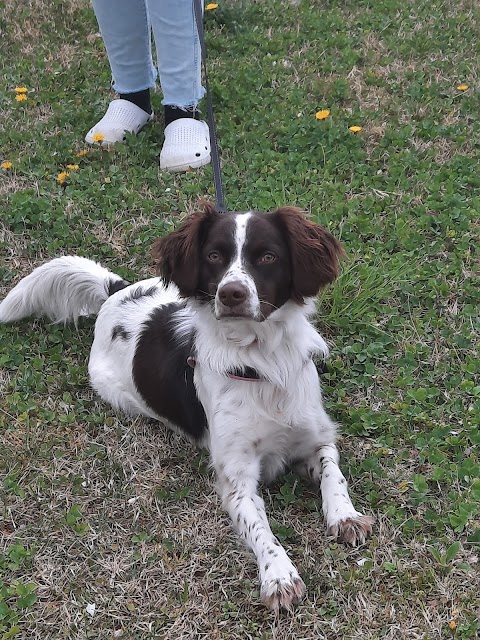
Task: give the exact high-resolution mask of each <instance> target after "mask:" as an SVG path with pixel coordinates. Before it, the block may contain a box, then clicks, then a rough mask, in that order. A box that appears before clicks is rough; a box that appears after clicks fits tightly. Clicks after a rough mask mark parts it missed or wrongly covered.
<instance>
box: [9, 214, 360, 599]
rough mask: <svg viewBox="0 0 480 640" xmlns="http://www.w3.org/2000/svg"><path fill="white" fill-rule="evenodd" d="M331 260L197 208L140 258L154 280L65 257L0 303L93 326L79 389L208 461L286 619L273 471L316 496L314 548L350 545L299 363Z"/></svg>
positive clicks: (332, 466)
mask: <svg viewBox="0 0 480 640" xmlns="http://www.w3.org/2000/svg"><path fill="white" fill-rule="evenodd" d="M342 254H343V249H342V246H341V244H340V243H339V242H338V240H336V239H335V238H334V237H333V235H331V234H330V233H329V232H328V231H327V230H326V229H325V228H324V227H322V226H320V225H319V224H315V223H313V222H311V221H309V220H308V219H307V218H306V217H305V216H304V214H303V213H302V212H301V211H300V210H299V209H296V208H294V207H281V208H279V209H276V210H275V211H272V212H269V213H259V212H253V211H250V212H247V213H228V214H227V213H218V212H217V211H216V210H215V208H214V207H213V206H212V205H210V204H205V205H204V206H203V208H201V210H199V211H198V212H196V213H193V214H191V215H190V216H189V217H188V218H187V219H186V221H185V222H184V223H183V224H182V225H181V226H180V227H179V228H178V229H177V230H176V231H173V232H172V233H170V234H169V235H167V236H165V237H162V238H160V239H159V240H157V241H156V242H155V244H154V247H153V255H154V258H155V262H156V266H157V269H158V274H159V275H160V276H161V277H160V278H151V279H148V280H144V281H141V282H138V283H136V284H129V283H128V282H126V281H125V280H124V279H123V278H121V277H120V276H119V275H116V274H114V273H112V272H111V271H109V270H107V269H106V268H104V267H103V266H101V265H99V264H97V263H95V262H93V261H91V260H88V259H86V258H82V257H78V256H64V257H60V258H56V259H54V260H51V261H50V262H47V263H46V264H44V265H42V266H40V267H38V268H37V269H35V270H34V271H33V272H32V273H31V274H30V275H28V276H26V277H25V278H24V279H23V280H21V281H20V282H19V283H18V284H17V285H16V287H14V289H12V291H10V293H9V294H8V295H7V296H6V298H5V299H4V300H3V301H2V302H1V303H0V322H12V321H16V320H19V319H21V318H25V317H28V316H46V317H47V318H49V319H50V320H53V321H54V322H58V323H67V322H74V323H77V322H78V319H79V318H80V317H81V316H97V320H96V324H95V338H94V341H93V345H92V349H91V354H90V360H89V376H90V381H91V385H92V387H93V388H94V389H95V390H96V392H97V393H98V394H99V395H100V396H101V397H102V398H103V399H104V400H106V401H107V402H109V403H110V404H111V405H112V407H114V408H115V409H119V410H122V411H123V412H125V413H127V414H130V415H143V416H148V417H149V418H154V419H156V420H161V421H162V422H163V423H165V424H167V425H168V426H169V427H171V428H172V429H175V430H177V431H180V432H182V433H184V434H186V435H187V436H188V437H189V438H190V439H191V440H193V441H195V442H196V443H197V444H198V445H199V446H203V447H206V448H208V450H209V453H210V458H211V463H212V465H213V467H214V469H215V472H216V477H217V485H218V491H219V494H220V496H221V499H222V503H223V506H224V508H225V509H226V511H227V512H228V513H229V515H230V518H231V520H232V522H233V525H234V526H235V528H236V529H237V531H238V533H239V534H240V537H241V538H242V539H243V541H244V542H245V543H246V545H247V546H248V547H249V548H250V549H251V550H252V551H253V553H254V554H255V557H256V560H257V563H258V570H259V580H260V587H261V590H260V593H261V599H262V601H263V602H264V603H265V604H266V605H267V606H268V607H270V608H271V609H274V610H278V609H279V608H280V607H283V608H286V609H290V608H291V607H292V605H293V604H294V603H296V602H298V601H299V600H300V599H301V598H302V596H303V595H304V593H305V585H304V583H303V581H302V579H301V577H300V575H299V573H298V571H297V569H296V568H295V566H294V565H293V563H292V561H291V560H290V558H289V557H288V555H287V553H286V551H285V550H284V549H283V547H282V546H281V544H280V542H279V541H278V540H277V538H276V537H275V536H274V535H273V533H272V531H271V529H270V526H269V524H268V520H267V517H266V513H265V506H264V502H263V499H262V497H261V495H260V493H259V482H260V480H261V479H262V480H264V481H265V482H269V481H271V480H273V479H274V478H275V477H276V476H277V475H278V474H279V473H281V472H282V471H283V470H284V469H285V468H286V467H287V466H288V467H291V468H293V469H294V470H295V471H297V472H299V473H301V474H303V475H305V476H306V477H307V478H309V479H310V480H311V481H313V483H315V485H317V486H318V487H319V488H320V490H321V497H322V505H323V514H324V519H325V521H326V527H327V534H328V535H329V536H334V537H336V538H337V539H339V540H341V541H344V542H346V543H348V544H351V545H357V544H363V543H364V541H365V539H366V538H367V537H368V536H369V535H370V534H371V532H372V524H373V519H372V518H371V517H370V516H365V515H362V514H361V513H359V512H358V511H356V509H355V508H354V506H353V504H352V502H351V500H350V497H349V495H348V490H347V483H346V480H345V478H344V476H343V474H342V472H341V471H340V468H339V454H338V451H337V448H336V445H335V436H336V431H337V428H336V425H335V423H334V422H333V421H332V420H331V419H330V418H329V416H328V415H327V413H326V412H325V409H324V407H323V404H322V395H321V389H320V384H319V379H318V373H317V369H316V367H315V363H314V361H313V357H314V356H316V355H320V356H322V357H325V356H326V355H327V353H328V348H327V345H326V343H325V341H324V339H323V338H322V337H321V336H320V335H319V333H317V331H316V330H315V328H314V327H313V325H312V324H311V322H310V321H309V317H311V316H312V314H313V313H314V311H315V296H316V295H317V294H318V293H319V291H320V290H321V289H322V287H324V286H325V285H327V284H329V283H331V282H333V280H334V279H335V277H336V276H337V275H338V271H339V261H340V259H341V257H342Z"/></svg>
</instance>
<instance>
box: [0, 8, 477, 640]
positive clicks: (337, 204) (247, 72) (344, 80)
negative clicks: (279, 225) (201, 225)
mask: <svg viewBox="0 0 480 640" xmlns="http://www.w3.org/2000/svg"><path fill="white" fill-rule="evenodd" d="M206 22H207V34H208V47H209V68H210V74H211V79H212V80H211V81H212V85H213V91H214V102H215V111H216V116H217V121H218V129H219V137H220V143H221V147H222V159H223V165H224V174H225V185H226V196H227V204H228V206H229V208H230V209H232V210H245V209H249V208H256V209H260V210H269V209H272V208H274V207H276V206H277V205H280V204H295V205H298V206H301V207H303V208H305V209H307V210H309V211H310V212H311V214H312V216H313V217H314V218H315V219H316V220H319V221H321V222H322V223H324V224H326V225H327V226H328V227H329V228H330V229H331V230H332V231H333V232H334V233H335V234H336V235H337V236H338V237H340V238H341V239H342V242H343V243H344V245H345V248H346V250H347V253H348V259H347V261H346V262H345V264H344V270H343V273H342V275H341V277H340V278H339V280H338V281H337V283H336V285H335V286H334V287H332V288H330V289H329V290H328V291H326V292H325V293H324V295H323V296H322V300H321V305H320V306H319V315H318V323H319V326H320V328H321V330H322V332H324V333H325V335H326V336H327V337H328V339H329V341H330V343H331V345H332V354H331V358H330V361H329V370H328V372H327V373H326V374H325V375H324V376H323V385H324V389H325V396H326V402H327V405H328V408H329V410H330V412H331V413H332V414H333V415H334V417H335V418H336V419H337V420H339V421H340V422H341V423H342V425H343V437H342V439H341V442H340V445H341V450H342V456H343V469H344V470H345V472H346V475H347V476H348V478H349V481H350V484H351V489H352V494H353V497H354V500H355V503H356V504H357V505H358V506H359V508H361V509H365V510H366V511H367V512H371V513H373V514H374V515H375V516H376V519H377V523H376V527H375V533H374V536H373V538H372V539H371V540H370V541H369V542H368V543H367V544H366V545H365V546H364V547H363V548H361V549H356V550H355V549H354V550H352V549H348V548H345V547H343V546H341V545H337V544H335V543H332V542H331V541H330V540H328V539H326V537H325V533H324V528H323V524H322V518H321V514H320V506H319V501H318V499H317V496H316V494H315V493H314V492H313V491H312V490H311V489H310V488H309V487H307V486H306V485H305V484H304V483H303V482H301V481H300V480H299V479H298V478H296V476H294V475H291V474H290V475H287V476H286V477H285V478H281V479H279V481H278V483H277V484H276V485H275V486H272V487H268V488H265V490H264V495H265V498H266V502H267V508H268V513H269V516H270V518H271V519H272V521H273V523H274V528H275V531H276V533H277V535H278V536H279V537H280V538H281V539H282V540H283V541H284V543H285V545H286V546H287V548H288V549H289V551H290V554H291V557H292V559H293V560H294V562H295V563H296V564H297V565H298V566H299V569H300V571H301V574H302V576H303V578H304V579H305V581H306V583H307V587H308V599H306V600H305V601H304V602H303V603H302V604H301V605H300V606H299V607H298V608H297V609H296V610H295V612H294V613H293V614H292V615H286V614H285V615H283V614H282V615H281V616H280V617H279V618H275V616H274V615H273V614H270V613H268V612H266V611H265V610H264V609H263V608H262V607H261V606H260V605H259V604H258V593H257V583H256V575H255V574H256V572H255V566H254V562H253V560H252V558H251V556H250V554H249V553H248V552H247V551H245V550H243V549H242V548H240V546H239V545H238V543H237V540H236V538H235V536H234V535H233V534H232V532H231V528H230V525H229V523H228V520H227V518H226V516H225V515H224V514H223V512H222V510H221V507H220V504H219V501H218V500H217V497H216V495H215V491H214V486H213V478H212V476H211V474H210V472H209V470H208V466H207V460H206V457H205V454H204V453H202V452H196V451H194V449H193V448H191V447H190V445H188V444H185V443H184V442H183V441H181V439H180V438H179V437H177V436H176V435H174V434H171V433H168V432H166V430H165V429H164V428H163V427H162V426H159V425H155V424H152V423H150V422H147V421H144V420H130V419H126V418H125V417H123V416H117V415H115V414H114V413H112V412H111V411H110V410H109V408H108V407H107V406H105V405H104V404H102V403H100V402H99V401H98V399H97V398H95V397H94V395H93V394H92V392H91V391H90V390H89V388H88V382H87V372H86V361H87V358H88V353H89V345H90V343H91V337H92V328H93V326H92V322H85V323H84V324H83V325H82V326H81V327H80V329H79V331H78V332H77V331H74V330H73V329H70V328H67V329H63V328H58V327H51V326H48V325H47V324H46V323H43V322H40V321H35V322H31V321H29V322H24V323H21V324H19V325H15V326H4V327H1V328H0V343H1V345H2V348H1V351H0V366H1V369H0V381H1V387H0V388H1V405H0V433H1V438H0V469H1V470H2V472H1V482H2V484H1V488H0V491H1V494H0V495H1V503H2V506H1V514H2V519H3V525H2V533H3V537H2V547H1V549H0V581H1V582H0V639H6V638H10V637H17V638H25V639H27V638H28V639H29V640H34V639H35V640H36V639H42V640H45V639H50V638H52V639H60V638H66V639H67V638H68V639H83V638H96V639H97V638H100V639H103V638H105V639H106V638H117V637H123V638H129V639H142V640H146V639H147V638H158V639H160V638H161V639H164V638H165V639H172V640H173V639H174V640H180V639H187V638H188V639H191V638H198V639H201V638H209V640H210V639H215V638H228V639H229V640H230V639H232V640H234V639H236V638H238V639H244V638H251V639H256V640H267V639H269V638H276V639H282V640H289V639H291V638H304V639H308V640H313V639H321V638H325V639H327V640H333V639H334V638H342V639H351V640H354V639H356V638H362V639H365V640H377V639H380V638H382V639H395V640H399V639H403V638H404V639H406V638H409V639H410V638H421V639H425V640H429V639H437V638H455V639H458V640H467V639H473V638H475V637H477V634H478V632H479V622H478V620H479V613H480V611H479V600H478V594H479V592H480V577H479V576H480V572H479V570H478V555H479V548H478V545H479V543H480V533H479V502H480V479H479V476H480V473H479V459H478V451H479V444H480V436H479V430H478V424H479V413H480V387H479V384H478V380H479V375H478V374H479V358H478V329H479V325H478V305H479V294H478V291H479V289H478V266H479V228H480V227H479V209H480V177H479V172H478V151H479V141H480V135H479V134H480V126H479V124H478V113H479V111H480V99H479V95H480V94H479V91H478V87H479V66H478V50H477V49H478V48H477V42H478V29H479V27H480V16H479V11H478V7H475V6H474V5H473V4H472V3H469V2H465V0H460V2H459V3H447V2H442V1H439V2H435V3H433V4H432V3H427V2H425V0H416V1H415V2H413V1H407V2H400V1H399V0H378V1H377V2H375V3H371V2H367V1H366V0H356V1H355V2H352V1H351V0H346V1H345V2H343V3H334V2H328V0H327V1H326V2H325V3H323V4H320V3H313V4H312V3H311V2H306V1H305V0H300V1H298V0H295V1H293V0H292V1H290V2H289V1H287V0H277V1H275V2H274V1H273V0H261V1H259V2H252V3H250V2H244V1H238V0H232V1H231V2H228V3H227V2H225V3H220V6H219V8H218V9H217V10H216V11H212V12H209V13H208V14H207V15H206ZM0 30H1V31H2V38H1V44H0V47H1V48H2V57H3V59H4V60H6V61H8V63H7V64H5V65H3V67H2V71H1V72H0V73H1V76H2V86H3V87H4V91H3V92H2V93H1V94H0V149H1V152H0V153H1V156H0V162H1V161H10V162H12V167H11V168H10V169H3V170H0V194H1V196H2V197H1V203H0V221H1V222H0V273H1V281H2V290H3V292H4V293H5V292H6V291H8V290H9V289H10V288H11V286H13V284H14V283H15V282H17V281H18V279H19V278H20V277H21V276H23V275H26V274H27V273H28V272H29V271H30V270H31V269H32V267H33V266H34V265H37V264H39V263H40V262H41V261H43V260H46V259H49V258H51V257H53V256H56V255H59V254H62V253H70V252H75V253H79V254H81V255H85V256H88V257H91V258H95V259H98V260H101V261H102V262H103V263H104V264H106V265H107V266H109V267H111V268H112V269H114V270H115V271H117V272H119V273H121V274H122V275H123V276H125V277H127V278H131V279H133V278H140V277H143V276H148V275H150V274H151V273H152V265H151V263H150V258H149V246H150V244H151V243H152V241H153V240H154V239H155V238H156V237H157V236H158V235H160V234H163V233H165V232H167V231H168V230H169V229H171V228H172V227H173V226H174V225H175V224H176V223H177V221H178V219H179V216H180V215H181V214H182V213H183V212H185V211H189V210H191V209H192V208H193V207H194V206H195V203H196V201H197V199H198V197H199V196H204V195H207V196H208V195H210V196H212V195H213V191H212V175H211V169H210V168H206V169H203V170H200V171H197V172H192V173H187V174H184V175H170V174H166V173H161V172H159V169H158V164H157V160H156V158H157V155H158V153H159V149H160V143H161V135H162V125H161V120H160V119H158V120H157V121H156V122H155V123H154V124H153V125H152V126H151V127H149V128H147V129H146V130H145V131H144V132H142V133H141V134H140V135H139V136H138V138H136V139H135V138H130V139H129V140H128V143H127V144H126V145H125V146H122V147H118V148H117V149H115V150H112V151H105V150H102V149H98V148H97V149H93V150H89V151H88V153H87V155H84V156H78V155H77V154H78V153H79V152H80V151H81V150H82V149H84V145H83V143H82V140H83V136H84V134H85V132H86V131H87V130H88V129H89V128H90V126H91V125H92V123H94V122H95V121H96V120H95V119H96V118H98V117H100V115H101V114H102V113H103V111H104V109H105V106H106V105H107V103H108V101H109V100H110V98H111V95H112V94H111V93H110V91H109V88H108V87H109V82H110V75H109V70H108V64H107V61H106V58H105V54H104V50H103V46H102V42H101V39H100V38H99V36H98V33H97V26H96V24H95V21H94V17H93V14H92V11H91V9H90V7H89V5H88V3H87V2H86V0H75V1H74V2H68V3H66V2H63V1H62V0H52V1H51V2H47V0H31V1H29V2H28V3H20V4H19V3H15V2H13V0H3V1H2V2H0ZM461 83H466V84H467V85H468V86H469V88H468V89H467V90H466V91H460V90H457V88H456V87H457V86H458V85H460V84H461ZM20 85H25V86H26V87H27V88H28V98H27V100H25V101H23V102H17V101H16V100H15V93H14V88H15V87H16V86H20ZM155 107H156V110H157V111H159V112H160V111H161V108H160V94H156V95H155ZM320 109H329V110H330V111H331V115H330V117H329V118H327V119H326V120H321V121H320V120H316V119H315V117H314V116H315V113H316V111H318V110H320ZM352 125H359V126H361V127H362V131H360V132H359V133H358V134H354V133H352V132H351V131H349V127H350V126H352ZM67 164H78V165H79V169H78V170H71V171H70V175H69V176H68V177H67V180H66V182H65V183H64V184H63V185H60V184H59V183H58V181H57V175H58V174H59V173H60V172H62V171H65V170H66V165H67ZM93 604H94V605H95V610H94V611H93V613H92V607H91V606H90V607H89V608H88V611H90V612H91V613H89V612H88V611H87V606H88V605H93Z"/></svg>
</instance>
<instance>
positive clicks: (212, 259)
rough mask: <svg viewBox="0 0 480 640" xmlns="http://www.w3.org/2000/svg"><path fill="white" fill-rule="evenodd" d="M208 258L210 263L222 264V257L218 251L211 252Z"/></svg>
mask: <svg viewBox="0 0 480 640" xmlns="http://www.w3.org/2000/svg"><path fill="white" fill-rule="evenodd" d="M207 258H208V261H209V262H220V260H221V259H222V256H221V255H220V254H219V253H218V251H210V253H209V254H208V255H207Z"/></svg>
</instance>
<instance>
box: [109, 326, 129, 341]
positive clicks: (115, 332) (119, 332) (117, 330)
mask: <svg viewBox="0 0 480 640" xmlns="http://www.w3.org/2000/svg"><path fill="white" fill-rule="evenodd" d="M116 338H121V339H122V340H128V339H129V338H130V334H129V333H128V331H127V330H126V329H124V328H123V327H122V326H121V325H119V324H116V325H115V326H114V327H113V329H112V342H113V340H115V339H116Z"/></svg>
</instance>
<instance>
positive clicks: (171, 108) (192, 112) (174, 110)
mask: <svg viewBox="0 0 480 640" xmlns="http://www.w3.org/2000/svg"><path fill="white" fill-rule="evenodd" d="M164 114H165V126H166V127H168V125H169V124H171V123H172V122H174V121H175V120H180V118H193V119H194V120H200V112H199V111H198V109H196V108H195V107H176V106H175V105H172V104H166V105H165V106H164Z"/></svg>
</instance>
